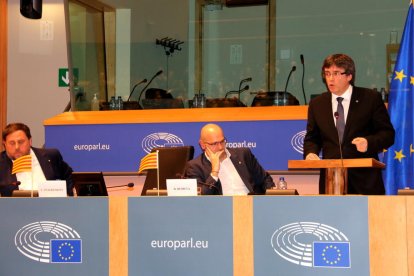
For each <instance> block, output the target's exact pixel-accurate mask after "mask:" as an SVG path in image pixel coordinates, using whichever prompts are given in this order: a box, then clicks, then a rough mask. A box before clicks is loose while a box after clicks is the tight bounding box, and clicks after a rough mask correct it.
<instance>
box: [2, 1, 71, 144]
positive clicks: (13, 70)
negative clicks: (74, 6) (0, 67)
mask: <svg viewBox="0 0 414 276" xmlns="http://www.w3.org/2000/svg"><path fill="white" fill-rule="evenodd" d="M63 2H64V0H43V14H42V19H40V20H33V19H27V18H25V17H23V16H22V15H20V0H8V37H9V39H8V69H7V70H8V71H7V72H8V79H7V84H8V87H7V93H8V94H7V123H11V122H17V121H19V122H23V123H25V124H27V125H28V126H29V127H30V128H31V131H32V136H33V145H34V146H37V147H38V146H42V145H43V144H44V141H45V133H44V127H43V120H45V119H47V118H50V117H53V116H55V115H57V114H59V113H62V112H63V110H64V108H65V106H66V104H67V103H68V102H69V99H70V96H69V91H68V88H62V87H61V88H59V87H58V70H59V68H66V67H67V66H68V62H67V48H66V30H65V15H64V5H63ZM45 25H48V26H50V27H51V28H49V30H50V32H49V36H46V37H45V36H43V38H41V27H42V26H43V27H44V26H45ZM43 35H44V33H43Z"/></svg>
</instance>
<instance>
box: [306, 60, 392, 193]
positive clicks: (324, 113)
mask: <svg viewBox="0 0 414 276" xmlns="http://www.w3.org/2000/svg"><path fill="white" fill-rule="evenodd" d="M322 77H323V80H324V82H325V84H326V86H327V88H328V90H329V92H325V93H323V94H322V95H320V96H318V97H316V98H314V99H313V100H312V101H311V102H310V103H309V110H308V123H307V127H306V130H307V133H306V136H305V139H304V147H303V154H304V158H305V159H306V160H316V159H319V152H320V151H322V158H323V159H342V158H346V159H350V158H375V159H377V160H378V153H379V152H382V151H383V149H386V148H388V147H390V146H391V145H392V144H393V143H394V136H395V131H394V128H393V126H392V124H391V122H390V118H389V115H388V112H387V109H386V107H385V105H384V103H383V101H382V99H381V95H380V94H379V93H377V92H375V91H373V90H370V89H366V88H361V87H356V86H354V81H355V64H354V61H353V60H352V59H351V58H350V57H349V56H347V55H344V54H334V55H330V56H328V57H327V58H326V59H325V60H324V62H323V65H322ZM324 180H325V176H324V170H321V176H320V179H319V193H321V194H323V193H324V192H325V182H324ZM346 192H347V193H348V194H364V195H382V194H385V188H384V183H383V180H382V175H381V169H376V168H353V169H352V168H351V169H348V191H346Z"/></svg>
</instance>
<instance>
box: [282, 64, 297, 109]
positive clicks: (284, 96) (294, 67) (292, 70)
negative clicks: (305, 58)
mask: <svg viewBox="0 0 414 276" xmlns="http://www.w3.org/2000/svg"><path fill="white" fill-rule="evenodd" d="M295 71H296V66H292V69H290V72H289V75H288V78H287V80H286V85H285V90H284V91H283V105H286V102H287V99H286V93H287V88H288V85H289V80H290V76H291V75H292V73H293V72H295Z"/></svg>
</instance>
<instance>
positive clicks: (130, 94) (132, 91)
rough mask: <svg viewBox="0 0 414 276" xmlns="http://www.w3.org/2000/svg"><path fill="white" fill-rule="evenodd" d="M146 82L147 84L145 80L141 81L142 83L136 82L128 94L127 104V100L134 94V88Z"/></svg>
mask: <svg viewBox="0 0 414 276" xmlns="http://www.w3.org/2000/svg"><path fill="white" fill-rule="evenodd" d="M146 82H147V79H143V80H142V81H140V82H137V83H136V84H135V85H134V87H132V90H131V93H129V97H128V100H127V102H129V100H130V99H131V96H132V94H133V93H134V90H135V88H136V87H137V86H138V85H140V84H141V83H146Z"/></svg>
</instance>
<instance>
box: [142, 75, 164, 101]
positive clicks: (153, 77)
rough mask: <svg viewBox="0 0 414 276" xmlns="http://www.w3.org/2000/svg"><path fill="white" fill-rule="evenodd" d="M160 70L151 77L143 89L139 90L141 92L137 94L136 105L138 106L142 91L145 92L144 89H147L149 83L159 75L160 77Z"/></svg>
mask: <svg viewBox="0 0 414 276" xmlns="http://www.w3.org/2000/svg"><path fill="white" fill-rule="evenodd" d="M162 72H163V71H162V70H160V71H158V72H157V73H155V75H154V76H152V78H151V79H150V81H149V82H148V83H147V85H145V87H144V88H143V89H142V90H141V92H140V93H139V97H138V104H139V101H140V100H141V96H142V93H144V91H145V89H147V87H148V86H149V85H150V84H151V82H152V81H153V80H154V79H155V78H156V77H158V76H159V75H161V74H162Z"/></svg>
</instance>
